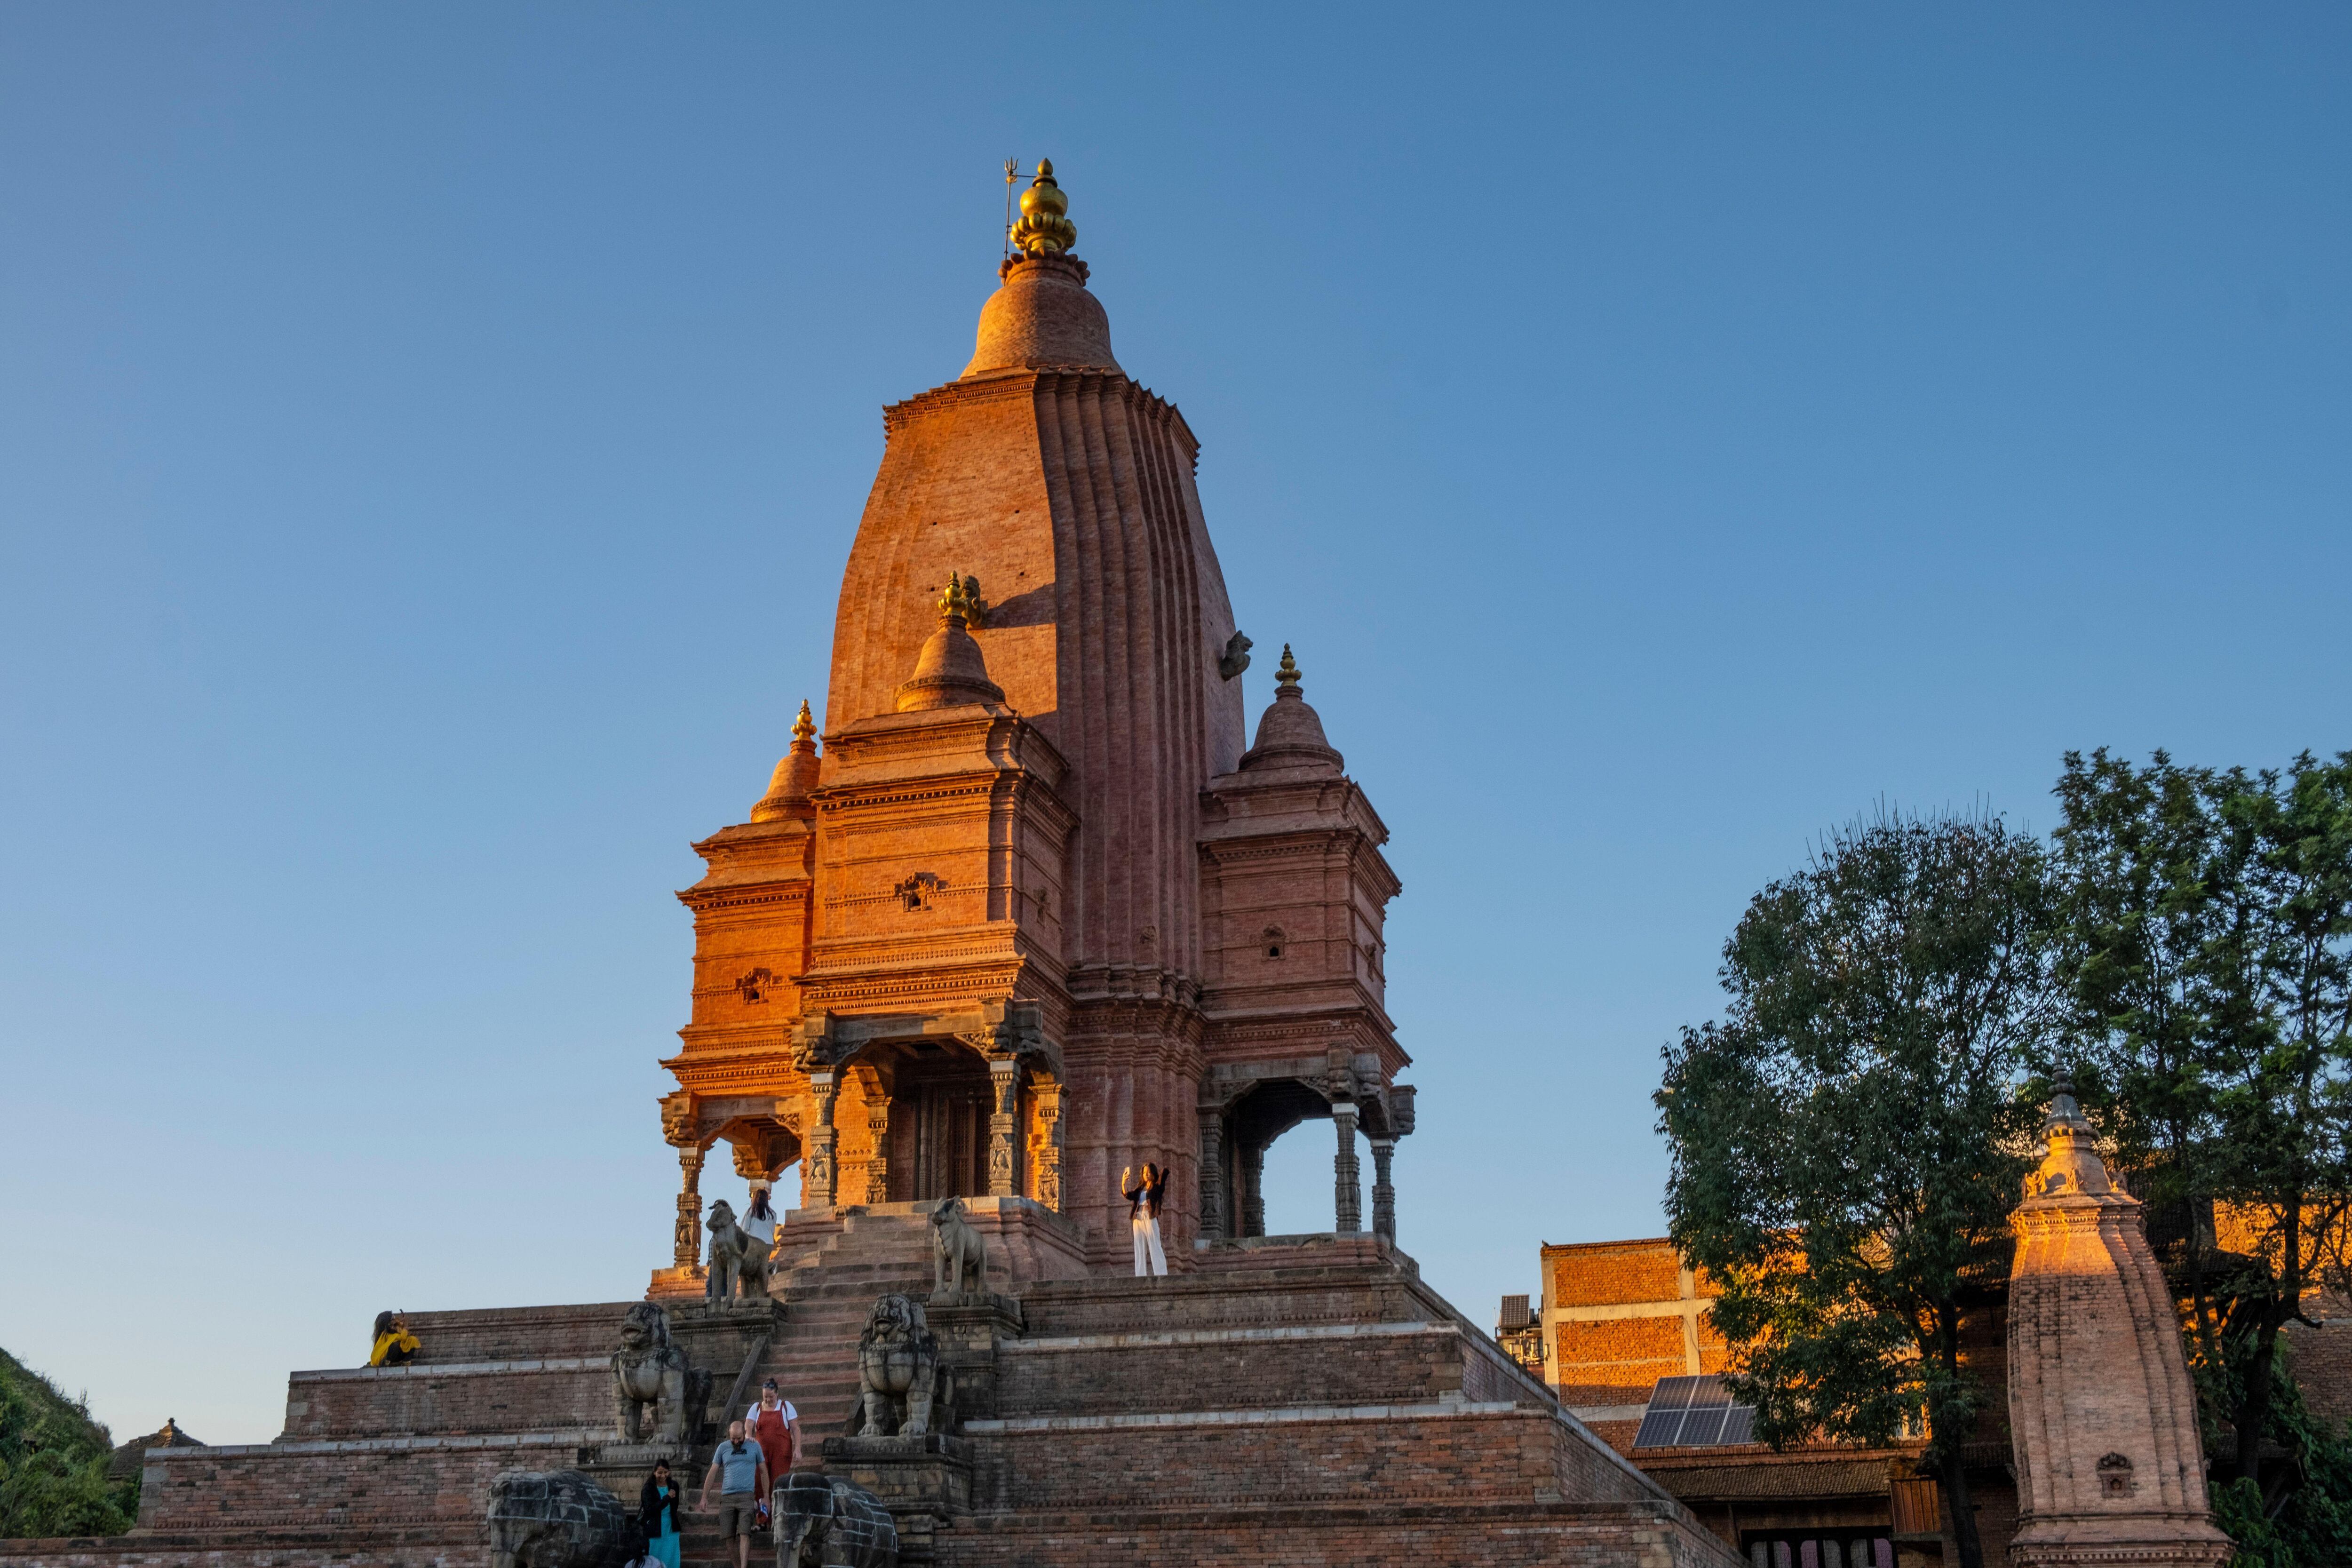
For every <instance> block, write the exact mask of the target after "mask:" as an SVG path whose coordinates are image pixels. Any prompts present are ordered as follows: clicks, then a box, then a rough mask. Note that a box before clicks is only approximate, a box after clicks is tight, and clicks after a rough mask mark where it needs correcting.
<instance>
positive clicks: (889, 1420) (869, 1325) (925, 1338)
mask: <svg viewBox="0 0 2352 1568" xmlns="http://www.w3.org/2000/svg"><path fill="white" fill-rule="evenodd" d="M952 1397H953V1394H952V1389H951V1387H950V1373H948V1372H947V1370H946V1369H945V1368H943V1367H941V1366H940V1342H939V1341H938V1340H937V1339H936V1338H934V1337H933V1336H932V1333H931V1331H930V1327H929V1324H928V1323H927V1322H926V1321H924V1318H923V1304H922V1303H921V1302H920V1301H918V1300H915V1299H914V1298H913V1297H912V1296H884V1297H882V1298H881V1299H880V1300H877V1301H876V1302H875V1303H874V1310H873V1311H871V1312H869V1313H867V1314H866V1332H865V1334H864V1335H863V1336H861V1337H860V1338H859V1340H858V1342H857V1404H856V1407H855V1408H854V1409H852V1411H851V1412H850V1419H849V1424H848V1425H849V1430H850V1432H851V1433H852V1434H854V1435H855V1436H860V1437H890V1436H899V1437H920V1436H924V1435H925V1434H926V1433H929V1432H931V1431H934V1430H945V1429H946V1426H947V1425H948V1422H947V1419H946V1417H947V1414H948V1412H949V1410H950V1407H951V1403H952ZM935 1416H936V1417H938V1418H939V1419H938V1420H937V1422H936V1424H935V1422H934V1417H935Z"/></svg>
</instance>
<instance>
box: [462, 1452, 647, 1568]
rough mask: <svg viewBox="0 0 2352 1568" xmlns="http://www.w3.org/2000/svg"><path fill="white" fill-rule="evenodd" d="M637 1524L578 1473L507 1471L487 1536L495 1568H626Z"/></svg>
mask: <svg viewBox="0 0 2352 1568" xmlns="http://www.w3.org/2000/svg"><path fill="white" fill-rule="evenodd" d="M635 1522H636V1521H635V1518H634V1517H633V1516H632V1515H631V1513H630V1512H629V1510H626V1509H625V1508H623V1507H622V1506H621V1500H620V1499H619V1498H616V1497H614V1495H613V1494H612V1493H611V1492H608V1491H606V1490H605V1489H604V1488H603V1487H601V1486H599V1485H597V1484H596V1483H595V1482H594V1481H593V1480H591V1479H588V1477H586V1476H584V1475H583V1474H581V1473H580V1472H579V1471H578V1470H501V1471H500V1472H499V1475H498V1477H497V1478H496V1479H493V1480H492V1481H491V1482H490V1506H489V1510H488V1512H487V1513H486V1514H485V1515H484V1516H483V1519H482V1530H483V1532H484V1533H485V1534H487V1535H488V1537H489V1542H490V1568H620V1564H621V1563H625V1562H626V1561H627V1559H628V1555H629V1547H630V1546H631V1544H632V1543H633V1542H634V1541H635V1529H634V1526H635Z"/></svg>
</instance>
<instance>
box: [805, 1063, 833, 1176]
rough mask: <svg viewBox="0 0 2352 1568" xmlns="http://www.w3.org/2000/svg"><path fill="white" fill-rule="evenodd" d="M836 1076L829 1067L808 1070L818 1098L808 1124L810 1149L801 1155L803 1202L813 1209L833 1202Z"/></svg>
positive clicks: (811, 1090) (812, 1089)
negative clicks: (814, 1113)
mask: <svg viewBox="0 0 2352 1568" xmlns="http://www.w3.org/2000/svg"><path fill="white" fill-rule="evenodd" d="M834 1089H835V1084H834V1077H833V1070H832V1069H831V1068H818V1069H815V1070H813V1071H812V1072H810V1074H809V1093H810V1094H811V1095H813V1096H814V1097H815V1100H816V1115H815V1117H814V1119H813V1120H812V1122H811V1125H810V1127H809V1136H808V1152H807V1153H805V1154H803V1156H802V1157H801V1202H802V1203H803V1204H804V1205H807V1206H808V1207H810V1208H813V1209H829V1208H831V1207H832V1206H833V1203H834V1172H835V1164H834V1138H835V1132H834V1130H833V1096H834Z"/></svg>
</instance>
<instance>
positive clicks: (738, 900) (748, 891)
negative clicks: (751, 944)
mask: <svg viewBox="0 0 2352 1568" xmlns="http://www.w3.org/2000/svg"><path fill="white" fill-rule="evenodd" d="M813 886H814V879H812V878H809V877H806V876H800V877H795V878H793V879H792V880H791V881H789V882H782V881H779V882H744V883H737V884H734V885H732V886H729V887H721V888H709V889H701V888H688V889H684V890H683V891H681V892H680V893H679V894H678V895H677V901H678V902H679V903H681V904H684V905H685V906H686V907H687V908H688V909H689V910H693V911H694V912H695V913H696V914H698V915H703V914H716V913H718V912H719V911H720V910H738V909H769V908H772V907H774V906H775V905H778V904H796V903H805V902H807V901H808V897H809V892H810V890H811V889H812V887H813Z"/></svg>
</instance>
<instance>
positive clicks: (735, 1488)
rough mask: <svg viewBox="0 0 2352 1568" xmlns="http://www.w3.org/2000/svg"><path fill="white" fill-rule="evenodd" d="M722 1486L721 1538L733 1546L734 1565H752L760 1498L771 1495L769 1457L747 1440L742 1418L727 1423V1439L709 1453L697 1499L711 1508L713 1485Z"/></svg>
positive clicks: (703, 1506) (720, 1502) (720, 1490)
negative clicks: (752, 1545)
mask: <svg viewBox="0 0 2352 1568" xmlns="http://www.w3.org/2000/svg"><path fill="white" fill-rule="evenodd" d="M714 1481H715V1482H717V1483H718V1485H719V1539H720V1540H721V1541H724V1542H729V1543H730V1545H731V1546H732V1547H733V1549H734V1551H733V1556H734V1558H735V1568H751V1531H753V1530H755V1529H757V1528H758V1527H759V1522H760V1500H761V1498H763V1497H765V1496H767V1495H768V1457H767V1456H766V1455H765V1454H762V1453H761V1451H760V1445H759V1444H757V1443H753V1442H750V1441H747V1440H746V1435H745V1432H744V1427H743V1423H742V1422H741V1421H740V1420H735V1421H730V1422H729V1423H728V1424H727V1441H725V1442H724V1443H721V1444H719V1451H718V1452H717V1453H715V1454H713V1455H711V1456H710V1468H709V1471H708V1472H707V1473H705V1475H704V1476H703V1478H702V1495H701V1497H700V1498H699V1499H698V1500H697V1501H698V1505H699V1506H700V1507H701V1508H703V1509H705V1510H708V1509H709V1507H710V1487H711V1483H712V1482H714Z"/></svg>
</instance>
